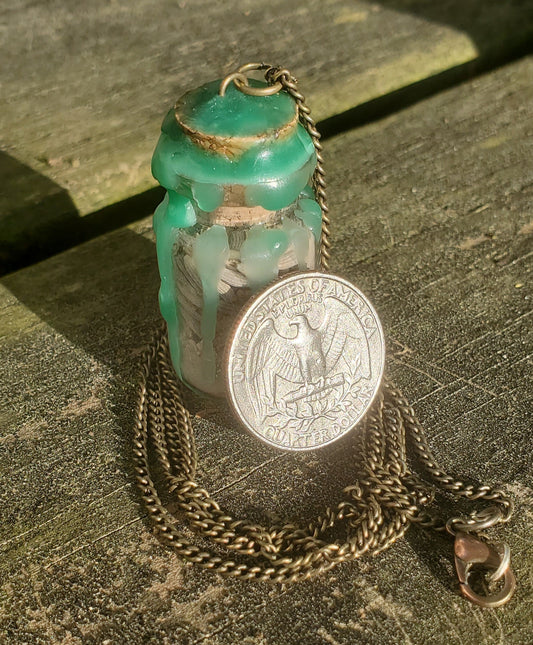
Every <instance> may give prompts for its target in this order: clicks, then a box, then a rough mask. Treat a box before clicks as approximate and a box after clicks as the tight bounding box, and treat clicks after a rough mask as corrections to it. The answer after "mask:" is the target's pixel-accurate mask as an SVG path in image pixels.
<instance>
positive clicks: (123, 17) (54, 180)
mask: <svg viewBox="0 0 533 645" xmlns="http://www.w3.org/2000/svg"><path fill="white" fill-rule="evenodd" d="M432 4H434V3H428V2H427V1H426V0H415V1H412V0H409V1H407V0H403V1H400V0H397V1H391V0H383V1H382V2H377V3H369V2H363V1H359V0H357V1H352V0H327V1H324V0H307V1H306V2H303V1H302V2H291V3H287V2H284V1H282V0H275V1H274V2H269V3H265V2H259V1H258V0H246V1H245V2H235V1H232V2H225V3H219V2H215V1H214V0H195V1H194V2H192V1H191V0H184V1H180V2H177V1H175V0H163V1H162V2H154V0H135V1H134V2H126V1H124V0H119V1H113V2H108V0H96V1H94V2H90V3H87V4H86V5H84V7H83V10H81V9H80V7H79V3H77V2H74V1H73V0H61V1H57V0H56V1H54V2H47V3H34V2H29V1H24V2H17V3H16V4H14V5H11V6H10V5H9V3H7V4H5V6H3V7H2V9H0V21H1V23H2V24H3V25H4V30H5V34H6V36H5V38H4V39H3V41H2V42H1V44H0V57H1V60H2V72H1V74H2V97H1V99H0V102H1V103H0V104H1V114H2V118H1V138H2V145H1V154H0V172H1V175H2V177H3V189H4V190H3V191H2V193H1V195H2V196H1V197H0V222H1V226H2V239H1V243H0V269H1V265H4V266H5V267H6V268H9V267H12V266H15V265H17V262H18V265H19V266H20V263H21V262H25V263H26V264H29V263H31V262H32V261H35V259H38V258H41V257H44V256H45V255H46V249H47V247H50V248H52V249H57V248H67V247H68V246H69V240H70V244H71V245H73V244H75V243H76V241H77V240H79V239H82V236H83V235H86V236H87V234H88V233H87V231H86V228H87V227H90V226H93V227H95V226H96V224H95V223H94V222H93V223H91V222H86V223H85V224H83V223H82V222H81V220H82V219H83V216H86V215H88V214H91V213H95V212H100V210H101V209H103V208H105V207H107V206H109V205H110V204H115V203H117V202H120V201H122V200H124V199H126V198H129V197H131V196H135V195H138V194H139V193H140V192H142V191H145V190H146V189H149V188H150V187H152V186H154V185H155V184H154V180H153V179H152V177H151V174H150V157H151V153H152V151H153V148H154V146H155V142H156V140H157V137H158V133H159V128H160V124H161V120H162V117H163V115H164V114H165V113H166V111H167V109H168V107H169V106H170V105H172V104H173V103H174V101H175V100H176V98H177V97H178V96H180V95H181V94H182V93H183V92H184V91H186V90H188V89H190V88H191V87H194V86H197V85H198V84H201V83H202V82H206V81H207V80H211V79H212V78H216V77H217V76H222V75H223V74H225V73H227V72H228V71H231V70H233V69H234V68H235V67H236V66H237V65H239V64H242V63H243V62H245V61H249V60H254V59H257V60H268V61H273V62H274V63H280V64H283V65H287V66H288V67H290V69H292V70H293V71H294V73H295V74H296V75H297V76H298V77H299V78H300V80H301V85H302V88H303V90H304V91H305V93H306V94H307V95H308V98H309V100H310V104H311V106H312V107H313V111H314V115H315V116H316V117H317V118H318V119H323V118H326V117H328V116H331V115H334V114H338V113H339V112H343V111H345V110H347V109H349V108H352V107H353V106H355V105H358V104H361V103H364V102H365V101H368V100H370V99H373V98H376V97H381V96H383V95H384V94H387V93H390V92H392V91H394V90H396V89H398V88H402V87H404V86H406V85H409V84H412V83H414V82H416V81H419V80H421V79H425V78H427V77H428V76H431V75H434V74H438V73H439V72H442V71H443V70H448V69H450V68H453V67H455V66H459V65H462V64H464V63H467V62H470V61H475V60H478V59H480V58H482V59H487V60H488V59H498V60H500V59H501V58H502V57H504V58H505V56H506V55H507V54H509V55H511V52H512V51H515V49H516V48H517V47H520V46H521V43H527V42H531V37H532V35H533V8H532V7H531V6H530V3H524V2H522V1H521V0H505V1H502V0H490V1H486V0H485V1H484V2H480V1H474V2H470V3H468V4H469V6H468V7H466V8H465V3H464V2H463V1H459V0H447V1H446V2H439V3H437V4H438V7H437V8H435V7H433V8H432V7H431V5H432ZM506 52H507V54H506ZM125 208H127V205H125ZM114 216H115V217H116V214H114V213H103V214H101V217H100V219H101V218H102V217H104V218H105V217H114ZM124 216H125V215H124V214H122V217H124ZM104 227H105V224H102V222H101V221H99V223H98V227H97V228H99V230H102V229H103V228H104ZM107 227H108V228H109V227H112V224H108V225H107ZM21 258H23V259H21Z"/></svg>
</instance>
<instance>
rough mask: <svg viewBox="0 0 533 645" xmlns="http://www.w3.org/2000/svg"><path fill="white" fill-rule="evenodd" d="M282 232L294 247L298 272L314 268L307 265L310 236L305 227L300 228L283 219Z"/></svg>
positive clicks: (296, 224) (287, 219) (299, 225)
mask: <svg viewBox="0 0 533 645" xmlns="http://www.w3.org/2000/svg"><path fill="white" fill-rule="evenodd" d="M283 230H284V231H286V233H287V236H288V237H289V239H290V241H291V242H292V245H293V246H294V251H295V253H296V259H297V260H298V268H299V269H300V271H305V270H306V269H312V268H314V266H313V267H310V266H308V264H307V260H308V258H309V245H310V238H311V236H312V233H311V231H309V229H308V228H306V227H305V226H302V225H301V224H298V223H297V222H294V221H293V220H291V219H289V218H287V217H285V218H284V219H283Z"/></svg>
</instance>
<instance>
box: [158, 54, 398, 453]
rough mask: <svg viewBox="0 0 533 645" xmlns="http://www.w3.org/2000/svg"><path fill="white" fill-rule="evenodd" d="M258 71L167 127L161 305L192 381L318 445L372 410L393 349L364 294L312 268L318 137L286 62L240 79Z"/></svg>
mask: <svg viewBox="0 0 533 645" xmlns="http://www.w3.org/2000/svg"><path fill="white" fill-rule="evenodd" d="M262 67H263V66H262V65H246V66H244V67H242V68H240V69H239V71H238V72H236V73H234V74H230V75H229V76H227V77H226V78H225V79H223V81H222V82H220V81H215V82H213V83H208V84H207V85H204V86H202V87H200V88H199V89H197V90H193V91H192V92H189V93H187V94H185V96H183V97H182V98H181V99H180V100H179V101H178V102H177V103H176V105H175V107H174V109H173V110H171V111H170V112H169V114H168V116H167V118H166V119H165V121H164V123H163V127H162V134H161V137H160V140H159V142H158V145H157V148H156V151H155V153H154V158H153V163H152V168H153V172H154V175H155V177H156V178H157V179H158V180H159V181H160V183H161V184H162V185H163V186H165V188H166V189H167V195H166V197H165V200H164V201H163V203H162V204H161V205H160V206H159V208H158V209H157V211H156V214H155V217H154V228H155V232H156V239H157V248H158V259H159V267H160V273H161V290H160V305H161V311H162V313H163V316H164V317H165V320H166V321H167V325H168V333H169V343H170V350H171V356H172V361H173V364H174V368H175V370H176V372H177V374H178V375H179V376H180V378H181V379H182V380H183V381H184V382H185V383H186V384H187V385H189V386H191V387H193V388H194V389H196V390H197V391H200V392H203V393H205V394H209V395H215V396H227V398H228V399H229V401H230V403H231V405H232V408H233V410H234V412H235V415H236V417H237V419H238V420H239V421H240V423H241V424H242V425H243V426H244V427H245V428H247V429H248V430H250V431H251V432H252V433H253V434H255V435H256V436H257V437H258V438H260V439H262V440H263V441H266V442H267V443H269V444H271V445H273V446H276V447H279V448H283V449H286V450H309V449H315V448H319V447H321V446H324V445H327V444H330V443H331V442H333V441H335V440H337V439H339V438H340V437H342V436H344V435H345V434H346V433H347V432H349V431H350V430H351V429H352V428H353V427H354V426H355V425H356V424H357V422H358V420H359V419H360V418H361V417H362V416H363V415H364V413H365V412H366V410H367V409H368V407H369V406H370V405H371V403H372V401H373V400H374V397H375V395H376V393H377V391H378V389H379V385H380V381H381V376H382V373H383V365H384V358H385V346H384V340H383V332H382V330H381V325H380V322H379V319H378V317H377V314H376V312H375V311H374V309H373V307H372V305H371V304H370V302H369V301H368V300H367V299H366V298H365V296H364V295H363V294H362V293H361V292H360V291H359V290H358V289H357V288H356V287H354V286H353V285H351V284H350V283H349V282H348V281H346V280H344V279H341V278H338V277H336V276H333V275H329V274H325V273H321V272H317V269H320V268H323V267H324V264H327V233H328V227H327V224H328V222H327V219H326V221H325V222H324V217H326V218H327V209H326V205H325V192H324V178H323V170H322V164H321V158H320V144H319V141H318V139H319V135H318V133H317V131H316V129H315V127H314V123H313V122H312V120H311V119H310V116H309V112H308V110H307V112H304V114H305V116H306V117H307V120H305V119H302V106H303V97H302V96H301V95H300V94H299V93H296V88H294V89H295V96H296V100H295V98H294V96H291V95H290V94H289V92H287V91H283V90H284V89H286V87H287V85H288V84H289V85H290V84H291V83H292V82H293V81H292V78H291V77H290V75H289V74H288V72H287V71H286V70H280V69H276V70H274V68H269V67H266V77H267V79H268V78H270V80H271V83H268V82H267V83H265V82H259V81H251V80H249V79H248V77H247V76H246V75H245V72H248V71H252V70H254V69H257V68H262ZM280 79H282V80H283V81H284V82H285V83H283V82H282V80H280ZM284 84H285V88H284ZM298 99H300V103H298ZM303 108H304V110H305V109H306V108H305V106H303ZM304 123H305V124H306V125H305V126H304V125H303V124H304ZM306 126H307V127H306ZM317 167H318V171H317ZM317 188H318V190H317ZM324 268H325V267H324ZM267 286H268V289H267V290H266V291H265V288H266V287H267ZM254 296H255V297H254Z"/></svg>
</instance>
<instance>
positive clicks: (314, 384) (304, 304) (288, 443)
mask: <svg viewBox="0 0 533 645" xmlns="http://www.w3.org/2000/svg"><path fill="white" fill-rule="evenodd" d="M384 361H385V344H384V340H383V330H382V328H381V324H380V322H379V319H378V316H377V314H376V312H375V311H374V308H373V307H372V305H371V304H370V302H369V301H368V299H367V298H366V297H365V296H364V295H363V294H362V293H361V291H359V289H357V287H355V286H354V285H353V284H351V283H350V282H349V281H348V280H345V279H344V278H340V277H338V276H335V275H333V274H329V273H320V272H305V273H295V274H291V275H289V276H287V277H285V278H283V279H282V280H279V281H277V282H275V283H273V284H272V285H271V286H269V287H267V288H266V289H265V290H264V291H262V292H261V293H260V294H258V295H257V296H256V297H254V298H253V299H252V300H251V301H250V302H249V303H248V304H247V305H246V306H245V307H244V310H243V311H242V312H241V315H240V317H239V320H238V322H237V324H236V325H235V327H234V330H233V334H232V336H231V339H230V342H229V349H228V353H227V366H226V377H227V390H228V394H229V400H230V402H231V404H232V406H233V408H234V411H235V414H236V415H237V417H238V419H239V420H240V421H241V422H242V424H243V425H244V426H245V427H246V428H247V429H248V430H249V431H251V432H252V433H253V434H254V435H256V436H257V437H259V438H260V439H262V440H263V441H265V442H266V443H268V444H270V445H272V446H275V447H277V448H282V449H285V450H313V449H315V448H320V447H322V446H326V445H328V444H330V443H332V442H333V441H336V440H337V439H340V438H341V437H342V436H344V435H345V434H347V433H348V432H349V431H350V430H351V429H352V428H354V427H355V426H356V425H357V423H358V422H359V421H360V419H361V418H362V417H363V416H364V414H365V412H366V411H367V410H368V408H369V406H370V405H371V403H372V401H373V399H374V397H375V395H376V393H377V391H378V389H379V385H380V382H381V377H382V374H383V366H384Z"/></svg>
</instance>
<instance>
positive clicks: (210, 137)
mask: <svg viewBox="0 0 533 645" xmlns="http://www.w3.org/2000/svg"><path fill="white" fill-rule="evenodd" d="M220 83H221V81H213V82H211V83H207V84H206V85H203V86H202V87H200V88H198V89H196V90H193V91H191V92H188V93H187V94H185V95H184V96H183V97H182V98H181V99H180V100H179V101H178V102H177V104H176V107H175V108H174V109H173V110H170V112H169V113H168V114H167V116H166V118H165V120H164V121H163V125H162V132H161V136H160V138H159V142H158V144H157V147H156V150H155V152H154V156H153V159H152V172H153V174H154V177H155V178H156V179H157V180H158V181H159V183H160V184H161V185H162V186H164V187H165V188H167V190H173V191H176V192H178V193H180V194H183V195H185V196H187V197H189V198H190V197H192V198H194V199H195V200H196V201H197V203H198V204H199V207H200V208H201V209H202V210H209V211H210V210H214V209H215V208H216V207H217V206H219V205H220V203H221V200H222V198H223V194H222V193H218V192H217V191H216V190H215V188H214V187H215V186H216V185H234V184H237V185H243V186H247V187H252V188H251V189H250V191H247V195H249V201H250V205H261V206H263V207H264V208H267V209H269V210H275V209H278V208H282V207H284V206H287V205H288V204H290V203H291V202H293V201H294V200H295V199H296V198H297V197H298V195H299V193H300V191H301V190H302V189H303V188H304V187H305V185H306V184H307V182H308V181H309V178H310V177H311V175H312V173H313V170H314V167H315V164H316V153H315V149H314V146H313V142H312V140H311V137H310V136H309V134H308V133H307V132H306V130H305V128H304V127H303V126H302V125H301V124H300V123H299V121H298V112H297V107H296V104H295V103H294V101H293V99H292V98H291V97H290V96H289V95H288V94H287V93H286V92H278V93H277V94H273V95H270V96H250V95H247V94H244V93H243V92H241V91H240V90H238V89H237V88H236V87H235V86H234V85H233V84H232V83H231V84H230V85H229V86H228V88H227V89H226V92H225V94H224V96H220V94H219V88H220ZM250 83H251V84H253V85H255V86H258V87H263V86H265V83H262V82H260V81H250ZM205 184H207V185H208V187H204V185H205ZM219 202H220V203H219Z"/></svg>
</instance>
